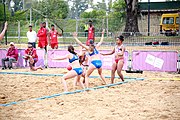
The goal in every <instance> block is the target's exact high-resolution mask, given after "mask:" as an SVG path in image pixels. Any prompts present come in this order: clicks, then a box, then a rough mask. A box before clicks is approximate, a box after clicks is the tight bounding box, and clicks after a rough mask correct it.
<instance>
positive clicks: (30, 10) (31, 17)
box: [30, 8, 32, 24]
mask: <svg viewBox="0 0 180 120" xmlns="http://www.w3.org/2000/svg"><path fill="white" fill-rule="evenodd" d="M31 23H32V8H30V24H31Z"/></svg>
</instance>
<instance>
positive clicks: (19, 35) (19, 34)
mask: <svg viewBox="0 0 180 120" xmlns="http://www.w3.org/2000/svg"><path fill="white" fill-rule="evenodd" d="M20 37H21V27H20V21H18V43H20Z"/></svg>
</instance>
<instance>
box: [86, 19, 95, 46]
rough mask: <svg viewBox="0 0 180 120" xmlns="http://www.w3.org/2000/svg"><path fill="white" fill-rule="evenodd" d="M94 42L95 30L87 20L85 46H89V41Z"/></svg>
mask: <svg viewBox="0 0 180 120" xmlns="http://www.w3.org/2000/svg"><path fill="white" fill-rule="evenodd" d="M94 40H95V28H94V26H93V25H92V21H91V20H89V28H88V38H87V41H86V45H87V46H89V45H90V41H93V42H94Z"/></svg>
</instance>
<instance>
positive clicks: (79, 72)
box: [73, 67, 83, 75]
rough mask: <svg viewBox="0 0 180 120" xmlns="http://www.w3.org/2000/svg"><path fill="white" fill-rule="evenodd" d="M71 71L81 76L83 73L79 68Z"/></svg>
mask: <svg viewBox="0 0 180 120" xmlns="http://www.w3.org/2000/svg"><path fill="white" fill-rule="evenodd" d="M73 70H74V71H76V73H77V74H78V75H81V74H82V73H83V69H82V68H81V67H80V68H74V69H73Z"/></svg>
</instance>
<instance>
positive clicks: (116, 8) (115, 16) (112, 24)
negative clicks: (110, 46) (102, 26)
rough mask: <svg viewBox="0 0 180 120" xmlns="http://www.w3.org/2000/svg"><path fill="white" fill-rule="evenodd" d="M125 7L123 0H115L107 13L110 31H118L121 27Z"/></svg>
mask: <svg viewBox="0 0 180 120" xmlns="http://www.w3.org/2000/svg"><path fill="white" fill-rule="evenodd" d="M125 8H126V4H125V2H124V0H117V1H116V2H114V4H113V6H112V11H113V12H110V13H109V18H110V19H111V20H109V28H111V29H112V31H118V29H119V28H121V27H122V26H123V25H124V23H125V22H124V20H125V16H126V14H125Z"/></svg>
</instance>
